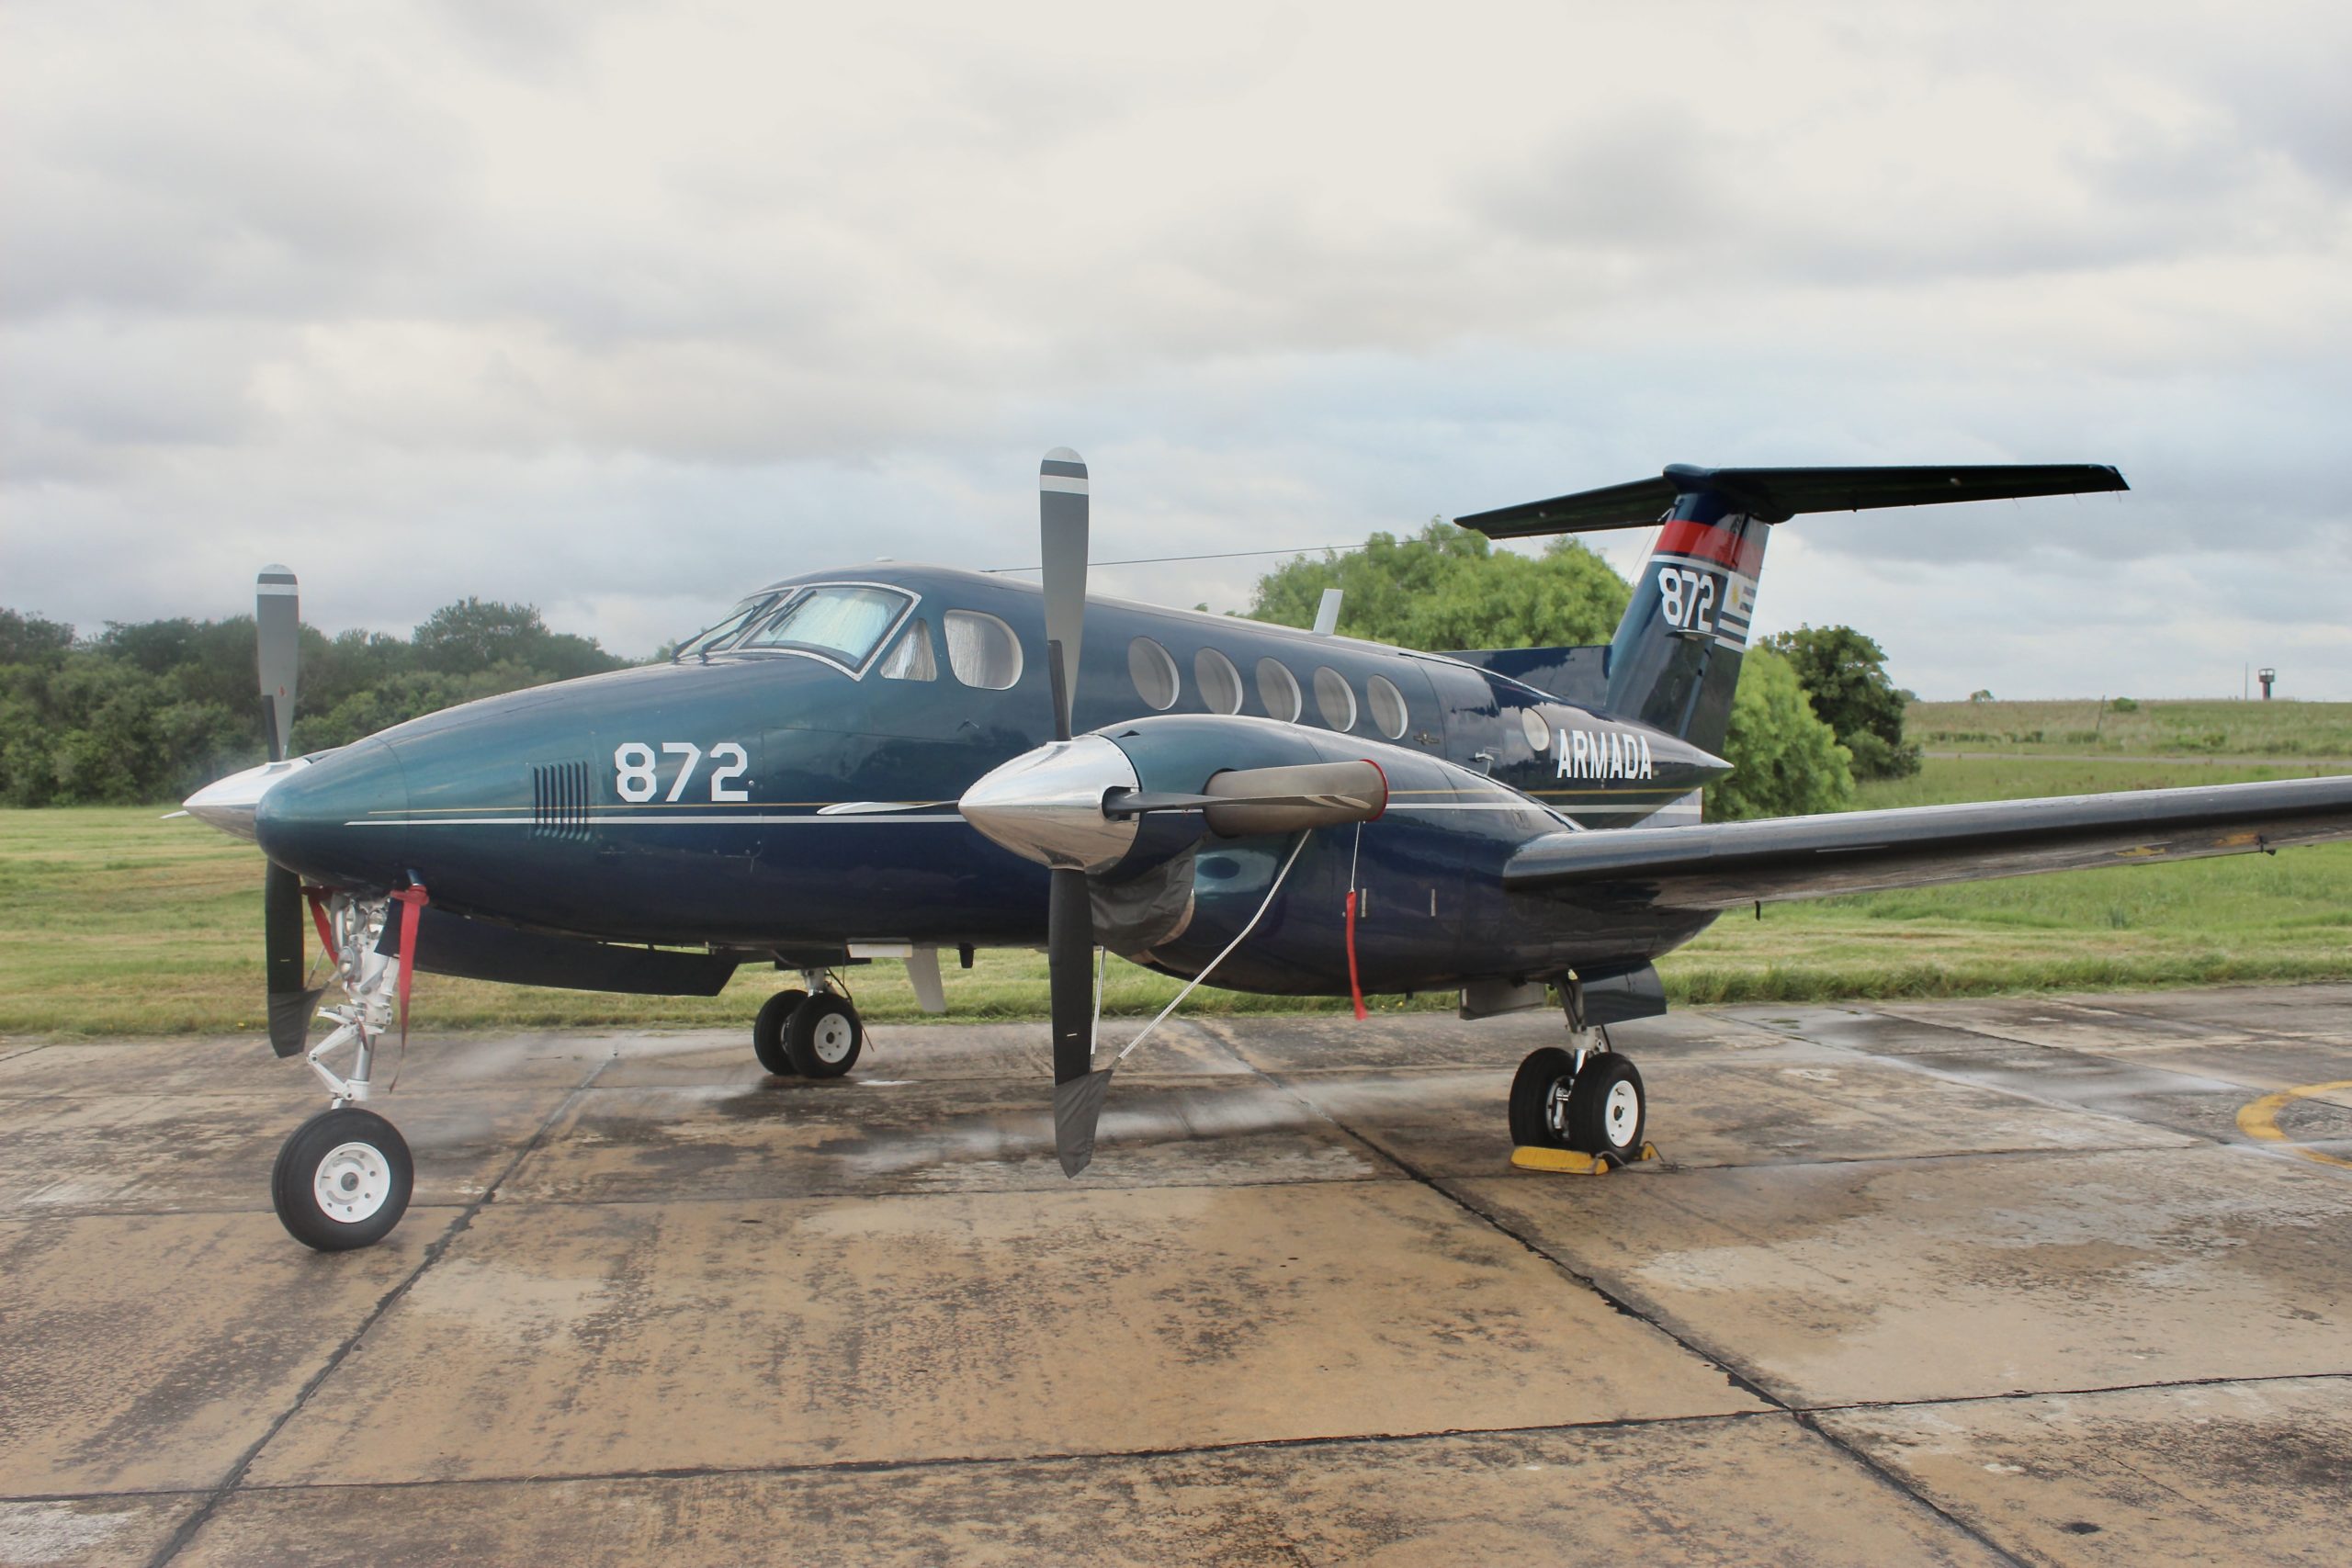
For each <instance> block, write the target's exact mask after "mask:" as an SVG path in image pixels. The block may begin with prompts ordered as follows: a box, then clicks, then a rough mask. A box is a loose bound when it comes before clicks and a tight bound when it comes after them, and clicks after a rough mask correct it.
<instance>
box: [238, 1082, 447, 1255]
mask: <svg viewBox="0 0 2352 1568" xmlns="http://www.w3.org/2000/svg"><path fill="white" fill-rule="evenodd" d="M415 1187H416V1165H415V1162H414V1161H413V1160H412V1159H410V1158H409V1153H408V1140H407V1139H405V1138H403V1137H401V1133H400V1129H399V1128H397V1127H395V1126H393V1125H392V1124H391V1123H390V1122H387V1121H385V1120H384V1119H383V1118H382V1117H381V1116H379V1115H377V1114H376V1113H375V1112H374V1111H362V1110H360V1109H358V1108H357V1107H356V1106H350V1105H346V1106H345V1107H344V1108H343V1109H341V1110H340V1111H321V1112H320V1113H319V1114H318V1115H316V1116H313V1117H311V1119H310V1120H309V1121H308V1122H303V1123H302V1124H301V1125H300V1127H297V1128H296V1129H295V1130H294V1135H293V1136H292V1137H290V1138H288V1139H287V1140H286V1146H285V1147H284V1148H281V1149H279V1150H278V1151H277V1168H276V1169H275V1170H273V1171H272V1172H271V1173H270V1178H269V1196H270V1201H272V1202H273V1203H274V1204H275V1205H276V1206H277V1220H278V1223H279V1224H282V1225H284V1226H285V1227H286V1234H287V1235H290V1236H292V1237H293V1238H294V1239H295V1240H296V1241H299V1242H300V1243H301V1244H302V1245H303V1246H304V1247H316V1248H317V1249H318V1250H319V1251H321V1252H348V1251H349V1250H351V1249H352V1248H353V1247H373V1246H375V1245H376V1244H377V1243H378V1242H379V1241H381V1240H383V1239H384V1237H385V1236H387V1235H390V1234H391V1229H392V1227H393V1226H394V1225H396V1224H400V1223H401V1214H403V1213H407V1212H408V1199H409V1194H410V1193H411V1192H412V1191H413V1190H415Z"/></svg>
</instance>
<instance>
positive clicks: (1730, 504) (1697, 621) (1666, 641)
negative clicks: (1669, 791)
mask: <svg viewBox="0 0 2352 1568" xmlns="http://www.w3.org/2000/svg"><path fill="white" fill-rule="evenodd" d="M1770 529H1771V525H1770V524H1769V523H1764V522H1761V521H1758V519H1757V518H1756V517H1755V516H1754V515H1753V514H1752V513H1749V512H1747V510H1746V509H1745V508H1743V507H1742V506H1741V504H1740V503H1739V502H1737V501H1735V500H1733V499H1732V498H1731V497H1729V496H1726V495H1724V494H1723V493H1721V492H1720V491H1715V490H1713V489H1709V488H1704V487H1694V488H1692V489H1690V490H1686V491H1682V492H1681V493H1680V494H1679V495H1677V496H1676V497H1675V498H1674V506H1673V509H1672V510H1671V511H1670V512H1669V513H1668V514H1667V518H1666V521H1665V523H1664V524H1663V525H1660V527H1659V529H1658V536H1657V544H1656V545H1654V546H1653V547H1651V549H1650V555H1649V558H1648V559H1647V560H1645V561H1644V562H1643V563H1642V570H1641V573H1640V575H1639V576H1637V577H1636V578H1635V579H1634V596H1633V599H1632V601H1631V602H1630V603H1628V604H1626V606H1625V618H1624V619H1623V620H1622V621H1620V622H1618V623H1617V635H1616V636H1615V637H1612V638H1611V640H1610V644H1609V695H1608V698H1607V700H1606V701H1605V703H1604V704H1603V706H1604V708H1605V709H1606V710H1607V711H1608V712H1609V713H1610V714H1611V715H1614V716H1617V717H1620V718H1632V719H1638V720H1640V721H1641V722H1642V723H1644V724H1646V725H1648V726H1650V727H1651V728H1654V729H1661V730H1664V731H1665V732H1666V733H1667V734H1668V735H1676V736H1679V737H1681V738H1682V739H1685V740H1688V741H1689V742H1691V744H1692V745H1693V746H1696V747H1698V748H1700V749H1701V750H1705V751H1714V752H1720V751H1721V750H1723V743H1724V732H1725V731H1726V730H1728V729H1729V728H1730V727H1731V699H1732V694H1733V693H1734V692H1736V690H1737V689H1738V687H1739V665H1740V660H1741V659H1742V657H1743V656H1744V655H1745V654H1746V653H1747V623H1748V617H1749V615H1751V614H1753V613H1754V611H1755V607H1756V580H1757V576H1758V573H1759V572H1760V571H1762V570H1763V566H1764V540H1765V536H1766V535H1767V534H1768V533H1770Z"/></svg>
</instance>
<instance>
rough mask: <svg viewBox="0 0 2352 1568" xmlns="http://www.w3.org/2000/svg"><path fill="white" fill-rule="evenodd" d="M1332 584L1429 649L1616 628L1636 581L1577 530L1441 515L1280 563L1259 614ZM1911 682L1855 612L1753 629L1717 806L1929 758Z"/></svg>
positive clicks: (1717, 809) (1349, 610)
mask: <svg viewBox="0 0 2352 1568" xmlns="http://www.w3.org/2000/svg"><path fill="white" fill-rule="evenodd" d="M1327 588H1337V589H1340V590H1341V592H1342V595H1343V597H1342V598H1341V600H1340V630H1341V631H1343V632H1345V633H1347V634H1348V635H1349V636H1351V637H1366V638H1369V639H1371V640H1373V641H1375V642H1386V643H1394V644H1397V646H1399V647H1402V648H1418V649H1428V650H1430V651H1443V650H1445V649H1467V648H1566V647H1579V646H1589V645H1591V644H1594V643H1602V642H1607V641H1608V640H1609V638H1610V637H1611V634H1612V633H1613V632H1615V630H1616V629H1617V622H1618V619H1619V618H1620V617H1621V616H1623V615H1624V613H1625V604H1626V602H1627V601H1628V600H1629V599H1630V598H1631V597H1632V595H1633V590H1632V588H1631V587H1630V586H1629V585H1628V584H1627V583H1626V581H1625V580H1624V579H1623V578H1622V577H1620V576H1619V575H1618V574H1617V571H1616V569H1615V568H1613V567H1611V565H1610V564H1609V563H1608V562H1607V561H1605V560H1603V559H1601V558H1600V557H1599V556H1598V555H1596V554H1594V553H1593V552H1592V551H1591V550H1589V549H1588V548H1587V547H1585V546H1584V545H1583V544H1581V543H1580V542H1578V541H1577V540H1575V539H1571V538H1560V539H1555V540H1553V541H1552V543H1551V544H1550V545H1549V546H1548V547H1545V549H1544V552H1543V554H1541V555H1537V556H1523V555H1520V554H1518V553H1516V552H1514V551H1510V550H1498V549H1496V548H1495V547H1494V546H1493V544H1492V543H1491V542H1490V541H1489V540H1488V539H1487V537H1486V536H1484V535H1482V534H1476V533H1473V532H1471V531H1469V530H1468V529H1464V528H1456V527H1454V526H1453V525H1452V524H1450V523H1447V522H1445V521H1444V520H1442V519H1432V520H1431V521H1430V524H1429V525H1428V526H1427V527H1425V528H1423V529H1422V530H1421V531H1420V532H1419V534H1416V535H1410V536H1407V537H1405V538H1402V539H1400V538H1398V537H1397V536H1395V535H1393V534H1374V536H1372V538H1371V541H1370V542H1369V543H1367V544H1366V545H1365V546H1364V547H1363V548H1362V549H1360V550H1352V551H1350V552H1348V553H1347V554H1345V555H1341V554H1339V553H1337V552H1333V551H1327V552H1325V553H1324V555H1323V556H1322V557H1321V558H1319V559H1318V558H1309V557H1306V556H1301V557H1298V558H1295V559H1294V560H1291V561H1289V562H1287V563H1286V564H1284V565H1283V566H1280V567H1277V568H1276V569H1275V570H1272V571H1271V572H1268V573H1267V574H1266V575H1265V576H1263V577H1261V578H1260V579H1259V580H1258V587H1257V592H1256V593H1255V595H1254V596H1253V597H1252V599H1251V601H1250V615H1252V616H1254V617H1255V618H1257V619H1259V620H1263V621H1275V622H1279V623H1281V624H1283V625H1284V626H1311V625H1313V624H1314V620H1315V612H1316V609H1317V606H1318V605H1319V604H1321V603H1322V599H1323V591H1324V590H1325V589H1327ZM1909 695H1910V694H1908V693H1906V692H1902V691H1898V690H1897V689H1896V688H1895V685H1894V682H1893V681H1891V680H1890V679H1888V677H1887V673H1886V655H1885V653H1884V651H1883V649H1880V647H1879V645H1878V644H1877V643H1876V642H1874V641H1872V640H1871V638H1869V637H1865V636H1863V635H1862V634H1861V633H1860V632H1858V631H1856V630H1854V628H1853V627H1851V626H1804V627H1800V628H1799V629H1797V630H1796V631H1793V632H1783V633H1781V634H1780V635H1779V636H1777V637H1767V638H1765V639H1763V640H1762V641H1760V642H1758V643H1756V644H1754V645H1753V646H1751V647H1750V648H1749V649H1748V650H1747V657H1746V658H1745V659H1744V660H1742V662H1741V664H1740V667H1739V688H1738V691H1737V693H1736V695H1735V696H1734V698H1733V701H1732V713H1731V732H1730V735H1729V738H1728V739H1726V741H1725V743H1724V751H1725V753H1726V757H1725V760H1726V761H1729V762H1731V763H1732V765H1733V773H1732V775H1731V777H1729V778H1728V779H1726V780H1724V782H1723V783H1722V784H1717V785H1715V786H1714V787H1713V788H1712V789H1710V790H1709V791H1708V792H1707V815H1708V816H1709V817H1711V818H1717V819H1728V818H1742V817H1790V816H1798V815H1802V814H1804V813H1807V812H1815V811H1842V810H1844V809H1846V808H1847V807H1850V806H1852V805H1853V803H1854V784H1855V781H1856V780H1857V779H1875V778H1902V777H1907V776H1908V775H1910V774H1912V773H1917V772H1918V771H1919V748H1918V747H1917V745H1914V744H1911V743H1908V742H1906V741H1905V739H1904V738H1903V716H1904V708H1905V704H1906V702H1907V700H1908V698H1909Z"/></svg>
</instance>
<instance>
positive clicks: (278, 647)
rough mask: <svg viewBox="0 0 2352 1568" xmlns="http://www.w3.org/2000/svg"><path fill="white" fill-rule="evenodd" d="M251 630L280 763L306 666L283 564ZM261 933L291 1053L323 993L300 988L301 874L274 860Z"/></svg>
mask: <svg viewBox="0 0 2352 1568" xmlns="http://www.w3.org/2000/svg"><path fill="white" fill-rule="evenodd" d="M254 632H255V637H256V642H257V644H258V655H259V658H258V663H259V666H260V673H261V712H262V722H263V723H264V725H266V727H267V728H268V730H269V760H270V761H273V762H282V761H285V760H286V755H287V753H288V751H290V750H293V744H294V693H295V687H296V683H297V682H298V680H299V679H300V674H301V665H302V637H301V601H300V597H299V590H298V586H297V584H296V582H295V581H294V574H293V573H292V572H290V571H288V570H286V569H285V568H284V567H282V566H266V567H264V568H262V570H261V576H260V578H259V580H258V581H255V583H254ZM261 930H262V954H263V960H262V971H263V975H264V976H265V977H266V981H267V984H268V987H269V1046H270V1049H271V1050H273V1051H275V1052H277V1054H278V1055H281V1056H291V1055H296V1054H297V1053H299V1052H300V1050H301V1049H302V1043H303V1042H304V1041H305V1040H307V1039H309V1037H310V1033H311V1014H312V1013H313V1012H315V1011H317V1010H318V1005H319V996H320V990H305V989H303V988H302V969H303V961H302V879H301V878H300V877H299V876H297V875H295V874H293V873H292V872H290V871H288V870H287V869H286V868H285V867H284V866H282V865H279V864H277V863H276V862H271V863H270V864H269V867H268V870H267V871H266V872H265V873H264V874H263V876H262V885H261ZM323 988H324V987H321V990H323Z"/></svg>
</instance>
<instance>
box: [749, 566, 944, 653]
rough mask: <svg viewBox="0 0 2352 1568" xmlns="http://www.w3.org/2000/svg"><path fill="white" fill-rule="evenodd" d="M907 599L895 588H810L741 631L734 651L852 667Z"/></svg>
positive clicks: (904, 610)
mask: <svg viewBox="0 0 2352 1568" xmlns="http://www.w3.org/2000/svg"><path fill="white" fill-rule="evenodd" d="M913 603H914V601H913V599H912V598H911V597H910V595H908V594H906V593H902V592H899V590H897V589H895V588H880V587H876V586H874V585H872V584H868V583H850V582H834V583H826V584H823V585H821V586H819V587H816V588H811V589H809V590H808V591H807V592H804V593H802V594H801V595H800V597H798V598H797V599H795V600H792V601H791V602H790V603H788V604H786V605H785V606H784V607H783V608H782V609H780V610H778V611H776V612H775V614H773V615H770V616H769V617H768V618H767V619H766V620H764V621H763V622H761V623H760V624H759V625H758V626H754V627H752V630H751V631H750V632H748V633H746V634H745V635H744V637H743V639H742V640H741V642H739V643H737V644H736V645H735V649H736V651H737V652H739V653H756V652H761V651H776V652H794V653H813V654H816V655H818V656H820V658H824V659H830V660H834V661H835V662H837V663H840V664H841V665H842V666H844V667H845V668H847V669H848V670H850V671H853V672H854V671H856V670H858V669H859V668H860V667H861V666H862V665H864V664H865V661H866V660H867V659H869V658H871V657H872V656H873V653H874V649H876V646H878V645H879V644H880V642H881V641H882V639H883V637H887V636H888V635H889V631H890V628H891V627H892V626H896V625H898V624H899V616H901V615H905V614H906V613H907V610H908V608H909V607H910V605H911V604H913Z"/></svg>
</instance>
